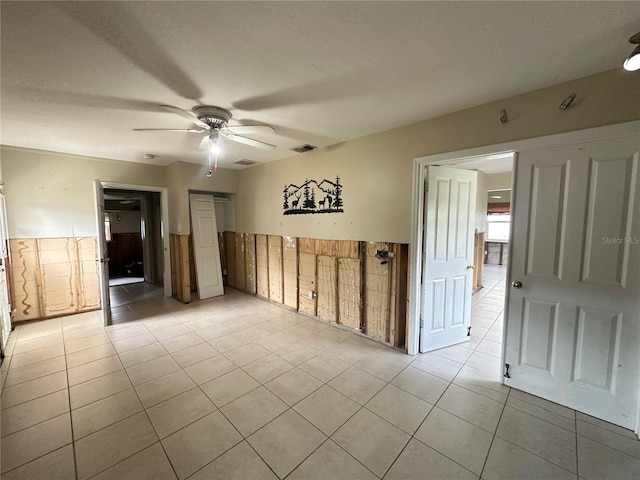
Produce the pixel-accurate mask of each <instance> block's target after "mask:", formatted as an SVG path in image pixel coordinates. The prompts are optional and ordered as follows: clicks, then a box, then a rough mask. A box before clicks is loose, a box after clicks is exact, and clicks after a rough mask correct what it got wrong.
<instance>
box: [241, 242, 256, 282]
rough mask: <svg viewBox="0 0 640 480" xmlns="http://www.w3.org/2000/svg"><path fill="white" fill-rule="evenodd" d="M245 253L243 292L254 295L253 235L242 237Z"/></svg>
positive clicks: (254, 254)
mask: <svg viewBox="0 0 640 480" xmlns="http://www.w3.org/2000/svg"><path fill="white" fill-rule="evenodd" d="M244 253H245V263H244V265H245V290H246V292H247V293H251V294H252V295H255V294H256V292H257V290H256V287H257V285H256V236H255V235H254V234H253V233H245V235H244Z"/></svg>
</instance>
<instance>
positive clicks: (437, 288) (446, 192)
mask: <svg viewBox="0 0 640 480" xmlns="http://www.w3.org/2000/svg"><path fill="white" fill-rule="evenodd" d="M477 176H478V175H477V172H474V171H470V170H458V169H454V168H448V167H435V166H430V167H428V178H427V188H426V190H427V204H426V215H425V222H424V239H425V245H424V252H423V259H424V263H423V284H422V311H421V322H420V323H421V327H422V329H421V332H420V351H421V352H428V351H431V350H435V349H438V348H443V347H448V346H449V345H454V344H456V343H460V342H464V341H465V340H466V339H467V336H468V332H469V326H470V324H471V294H472V290H473V288H472V270H473V268H474V265H473V241H474V225H475V210H476V183H477Z"/></svg>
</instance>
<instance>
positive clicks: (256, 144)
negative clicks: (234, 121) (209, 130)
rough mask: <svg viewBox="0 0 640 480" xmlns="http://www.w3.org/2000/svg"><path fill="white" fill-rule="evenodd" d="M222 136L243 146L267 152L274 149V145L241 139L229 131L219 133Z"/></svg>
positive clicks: (245, 138) (250, 139)
mask: <svg viewBox="0 0 640 480" xmlns="http://www.w3.org/2000/svg"><path fill="white" fill-rule="evenodd" d="M220 133H222V135H224V136H225V137H226V138H228V139H229V140H231V141H233V142H238V143H244V144H245V145H250V146H252V147H258V148H264V149H267V150H273V149H275V148H276V147H275V145H271V144H270V143H265V142H260V141H258V140H254V139H253V138H247V137H242V136H240V135H236V134H235V133H232V132H230V131H224V132H223V131H220Z"/></svg>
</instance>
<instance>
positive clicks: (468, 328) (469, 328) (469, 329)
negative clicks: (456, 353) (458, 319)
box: [467, 327, 471, 337]
mask: <svg viewBox="0 0 640 480" xmlns="http://www.w3.org/2000/svg"><path fill="white" fill-rule="evenodd" d="M470 336H471V327H467V337H470Z"/></svg>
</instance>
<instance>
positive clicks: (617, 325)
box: [504, 133, 640, 433]
mask: <svg viewBox="0 0 640 480" xmlns="http://www.w3.org/2000/svg"><path fill="white" fill-rule="evenodd" d="M639 151H640V135H638V134H637V133H636V134H634V135H631V136H625V137H621V138H617V139H610V140H604V141H598V142H590V143H580V144H574V145H567V146H558V147H550V148H544V149H538V150H528V151H523V152H521V153H520V154H519V155H518V159H517V161H516V169H515V172H514V175H515V179H514V185H515V189H514V194H515V195H514V199H513V203H512V219H513V226H512V228H513V230H512V244H511V261H510V267H509V268H510V273H509V281H510V282H520V283H521V284H522V286H521V287H520V288H513V287H509V289H508V294H507V306H506V310H505V347H504V348H505V352H504V355H505V363H506V364H508V365H509V378H505V383H506V384H507V385H509V386H512V387H514V388H518V389H521V390H524V391H527V392H530V393H532V394H534V395H537V396H541V397H544V398H546V399H548V400H551V401H554V402H557V403H560V404H562V405H566V406H568V407H570V408H573V409H576V410H579V411H582V412H585V413H587V414H589V415H593V416H595V417H598V418H601V419H604V420H607V421H609V422H612V423H615V424H617V425H620V426H623V427H626V428H630V429H634V430H636V433H638V418H637V416H638V406H639V388H640V195H639V192H638V191H637V190H638V181H639V179H638V167H639V165H638V163H639V153H638V152H639ZM516 286H518V285H517V284H516Z"/></svg>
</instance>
